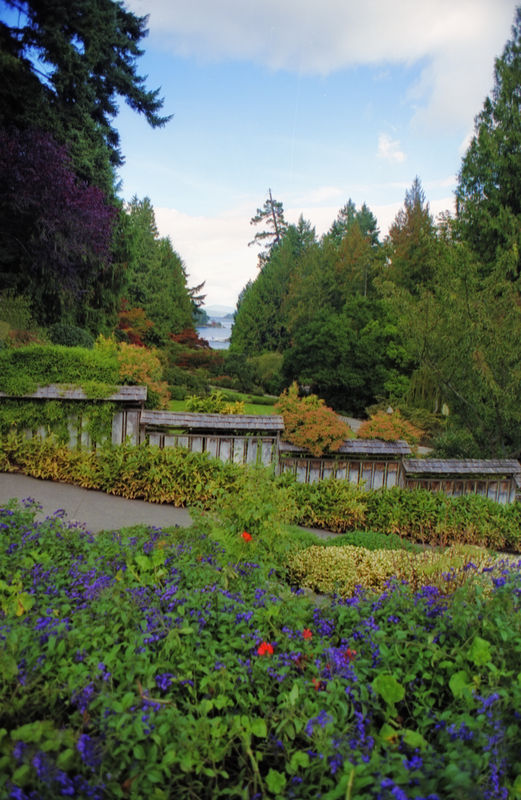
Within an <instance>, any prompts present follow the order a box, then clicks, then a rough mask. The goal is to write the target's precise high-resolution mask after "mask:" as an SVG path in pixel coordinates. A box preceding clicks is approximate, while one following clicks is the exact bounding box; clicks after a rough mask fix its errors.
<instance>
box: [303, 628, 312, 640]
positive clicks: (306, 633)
mask: <svg viewBox="0 0 521 800" xmlns="http://www.w3.org/2000/svg"><path fill="white" fill-rule="evenodd" d="M312 636H313V632H312V631H310V629H309V628H304V630H303V631H302V638H303V639H311V637H312Z"/></svg>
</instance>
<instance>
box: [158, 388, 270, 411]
mask: <svg viewBox="0 0 521 800" xmlns="http://www.w3.org/2000/svg"><path fill="white" fill-rule="evenodd" d="M226 394H227V395H228V394H230V400H243V401H244V413H245V414H255V415H257V414H263V415H266V414H274V413H275V411H274V408H273V405H272V404H271V403H270V404H268V403H255V402H253V401H255V400H256V399H257V398H256V396H255V395H250V394H245V393H244V392H230V393H228V392H226ZM269 399H270V400H273V399H274V398H269ZM168 410H169V411H177V412H182V411H186V410H187V408H186V401H185V400H170V402H169V404H168Z"/></svg>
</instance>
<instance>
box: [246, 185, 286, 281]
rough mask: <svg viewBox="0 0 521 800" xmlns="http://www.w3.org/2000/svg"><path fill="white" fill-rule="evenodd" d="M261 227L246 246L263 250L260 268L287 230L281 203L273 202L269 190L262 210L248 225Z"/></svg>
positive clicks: (260, 257) (260, 255) (260, 254)
mask: <svg viewBox="0 0 521 800" xmlns="http://www.w3.org/2000/svg"><path fill="white" fill-rule="evenodd" d="M261 224H262V225H263V226H265V227H264V229H263V230H260V231H257V233H256V234H255V236H254V237H253V239H252V241H251V242H249V244H248V246H251V245H254V244H255V245H260V246H261V247H264V250H263V251H262V252H261V253H259V267H260V268H262V267H263V266H264V264H265V263H266V261H267V260H268V258H269V254H270V252H271V250H272V248H273V247H275V246H276V245H279V244H280V243H281V242H282V239H283V238H284V234H285V233H286V231H287V229H288V223H287V222H286V220H285V219H284V207H283V205H282V203H281V202H279V201H278V200H274V199H273V196H272V194H271V189H268V198H267V200H266V201H265V203H264V205H263V207H262V208H258V209H257V213H256V214H255V216H254V217H252V218H251V220H250V225H261Z"/></svg>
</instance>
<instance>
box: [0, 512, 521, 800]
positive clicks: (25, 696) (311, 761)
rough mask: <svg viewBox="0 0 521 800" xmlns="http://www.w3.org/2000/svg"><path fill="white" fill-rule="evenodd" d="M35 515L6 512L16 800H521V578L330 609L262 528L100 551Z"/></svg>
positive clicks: (282, 530) (4, 710) (442, 580)
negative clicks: (293, 574) (294, 581)
mask: <svg viewBox="0 0 521 800" xmlns="http://www.w3.org/2000/svg"><path fill="white" fill-rule="evenodd" d="M25 506H26V507H20V506H18V505H15V504H12V505H11V507H8V508H4V509H0V528H1V529H2V538H1V542H0V575H1V578H2V579H1V580H0V598H1V606H2V618H1V620H0V640H1V647H2V654H1V659H2V668H1V670H0V686H1V695H0V795H1V796H5V797H12V798H17V800H26V798H30V800H36V799H37V798H38V800H40V798H41V799H42V800H45V799H46V798H49V799H50V798H53V799H54V798H57V797H61V796H71V797H79V798H84V797H85V798H87V797H92V798H99V800H101V799H102V798H136V799H137V798H157V799H158V800H163V799H166V798H172V800H173V799H174V798H176V800H177V798H187V800H188V799H189V798H192V799H195V798H203V799H204V798H208V800H213V798H243V799H244V800H246V799H247V798H248V800H253V798H259V799H260V798H275V799H277V798H280V800H283V799H284V800H285V799H286V798H302V800H307V799H309V800H315V798H318V797H321V798H323V800H335V799H336V798H338V799H339V800H340V799H342V800H354V798H360V799H361V800H363V799H364V798H374V800H393V799H394V800H405V799H406V798H416V800H419V798H424V799H426V798H428V799H429V800H436V798H438V799H439V800H444V799H445V798H451V799H452V798H461V799H462V800H466V798H469V797H473V798H483V800H485V798H487V799H488V798H507V797H512V798H515V797H521V778H520V773H521V763H520V756H519V715H520V713H521V677H520V673H519V663H520V653H521V643H520V642H521V636H520V634H521V616H520V597H521V579H520V564H519V562H512V563H507V562H502V563H499V564H498V565H497V566H495V567H486V568H480V567H478V566H476V565H474V564H472V563H469V564H468V565H467V566H466V573H468V576H469V580H468V581H466V582H465V583H464V585H462V586H461V585H460V586H457V587H455V586H453V585H452V576H451V573H450V572H449V573H447V574H446V575H445V577H443V576H441V577H439V578H438V582H437V585H436V586H433V585H425V586H422V588H421V589H420V590H416V591H414V590H412V589H411V588H409V586H408V585H406V584H404V583H403V582H396V581H393V580H389V581H387V583H386V585H385V588H384V591H380V592H377V593H375V592H370V591H366V590H364V589H363V588H362V587H361V586H359V587H358V588H356V590H355V591H354V592H353V593H352V594H351V595H350V596H347V597H343V598H339V597H331V596H321V597H318V598H315V597H314V596H313V595H309V593H304V592H303V591H302V590H301V589H300V588H299V587H298V586H296V585H290V584H289V583H288V572H287V569H286V564H287V560H288V557H289V556H290V555H291V554H292V553H295V552H296V549H298V548H302V547H304V546H306V545H308V544H311V543H312V542H313V541H314V540H313V539H312V538H310V535H309V534H303V535H302V537H300V536H299V535H298V533H297V532H295V531H294V530H293V531H292V530H291V529H288V528H287V527H285V526H284V525H277V524H273V519H274V518H273V517H270V512H269V511H268V512H267V513H266V524H263V519H262V515H261V516H259V517H258V519H259V520H260V521H259V525H258V527H257V529H256V531H253V529H252V533H250V532H249V531H247V530H241V529H240V528H237V527H236V526H235V527H234V525H233V524H230V522H231V521H233V513H234V509H233V504H232V502H231V499H230V500H229V505H228V510H227V512H226V513H225V516H224V517H223V518H222V519H219V518H218V517H215V516H211V515H210V516H208V514H201V515H200V516H199V517H198V519H197V521H196V523H195V524H194V526H193V527H192V528H190V529H168V530H160V529H157V528H146V527H140V528H135V529H129V530H123V531H116V532H106V533H102V534H99V535H98V536H96V537H94V536H92V535H91V534H89V533H86V532H85V531H83V530H82V529H81V528H78V527H77V526H76V525H74V524H71V523H68V522H67V521H65V520H63V519H62V516H61V513H60V512H57V513H56V514H55V515H54V516H53V517H51V518H48V519H46V520H44V521H43V522H36V521H35V518H34V508H33V507H32V505H31V503H30V502H27V503H25ZM251 513H253V511H252V512H251ZM377 539H378V534H376V533H375V534H374V535H373V536H372V542H373V545H374V546H376V544H375V543H377ZM327 549H330V548H327ZM317 601H318V602H317Z"/></svg>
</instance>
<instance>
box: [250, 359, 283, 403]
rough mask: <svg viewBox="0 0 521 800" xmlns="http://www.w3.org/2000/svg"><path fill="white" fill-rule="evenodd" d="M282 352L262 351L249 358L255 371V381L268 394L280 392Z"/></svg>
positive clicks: (281, 385)
mask: <svg viewBox="0 0 521 800" xmlns="http://www.w3.org/2000/svg"><path fill="white" fill-rule="evenodd" d="M283 361H284V356H283V355H282V353H276V352H273V353H262V355H260V356H252V357H251V358H250V359H249V362H250V364H251V365H252V367H253V370H254V373H255V383H256V384H258V385H259V386H261V387H262V389H263V390H264V391H265V392H269V393H270V394H277V395H278V394H280V393H281V391H282V389H283V380H284V379H283V375H282V364H283Z"/></svg>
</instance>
